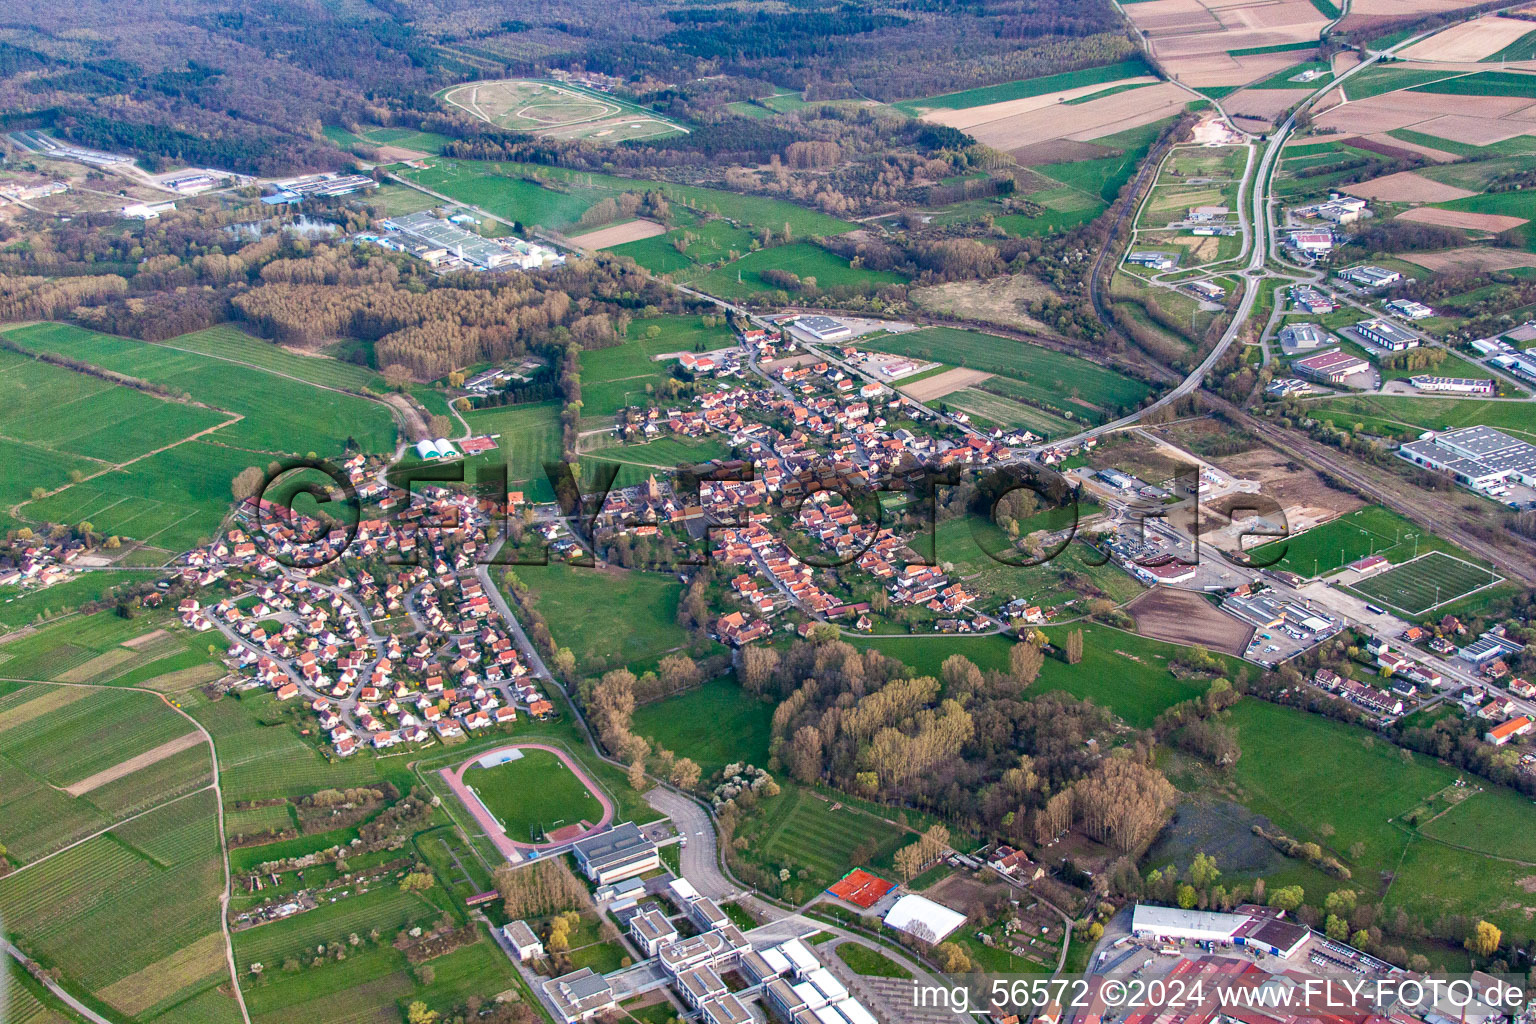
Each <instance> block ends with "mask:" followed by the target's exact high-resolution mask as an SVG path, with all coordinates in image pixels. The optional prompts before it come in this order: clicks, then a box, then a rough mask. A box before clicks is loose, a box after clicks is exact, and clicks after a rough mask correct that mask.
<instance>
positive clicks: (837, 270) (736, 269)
mask: <svg viewBox="0 0 1536 1024" xmlns="http://www.w3.org/2000/svg"><path fill="white" fill-rule="evenodd" d="M765 270H783V271H788V272H789V273H791V274H794V275H796V276H797V277H799V278H800V279H801V280H805V279H807V278H815V279H816V287H817V288H818V289H820V290H823V291H825V290H826V289H829V288H837V287H849V288H859V289H863V290H865V291H873V290H875V289H877V288H879V287H881V286H882V285H888V284H900V283H901V282H903V281H905V280H906V279H905V278H904V277H902V276H901V275H900V274H897V273H894V272H892V271H889V270H865V269H864V268H862V267H854V266H852V265H851V264H849V262H848V261H847V260H845V259H843V257H841V256H838V255H837V254H836V253H831V252H828V251H827V250H825V249H823V248H821V247H820V246H818V245H813V244H811V243H810V242H791V243H790V244H788V245H779V246H774V247H773V248H771V249H760V250H758V251H757V252H749V253H747V254H746V255H745V256H743V257H742V258H741V259H739V260H736V261H734V262H732V263H727V264H725V265H723V266H720V267H716V268H715V269H714V270H711V271H710V272H709V273H707V274H705V275H703V276H702V277H698V278H692V279H690V280H689V284H692V285H693V286H694V287H695V288H698V289H699V290H700V291H704V292H708V293H709V294H710V295H718V296H721V297H723V298H728V299H731V298H736V299H739V298H746V297H747V296H749V295H754V294H757V293H759V292H771V291H776V290H778V289H779V285H777V284H774V283H772V282H770V281H766V280H764V279H763V277H762V276H761V275H762V272H763V271H765Z"/></svg>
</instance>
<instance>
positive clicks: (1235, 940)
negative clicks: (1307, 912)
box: [1131, 903, 1311, 957]
mask: <svg viewBox="0 0 1536 1024" xmlns="http://www.w3.org/2000/svg"><path fill="white" fill-rule="evenodd" d="M1240 909H1243V910H1245V911H1247V912H1245V913H1238V914H1218V913H1214V912H1212V911H1209V910H1180V909H1179V908H1177V907H1152V906H1147V905H1146V904H1144V903H1138V904H1137V905H1136V909H1135V911H1134V912H1133V914H1132V916H1131V934H1132V935H1136V936H1138V937H1144V938H1155V939H1192V940H1194V941H1195V942H1219V943H1223V944H1226V945H1232V946H1250V947H1254V948H1257V949H1262V950H1264V951H1265V952H1266V953H1272V954H1273V955H1275V956H1279V957H1291V956H1294V955H1295V954H1296V952H1297V951H1298V950H1300V949H1301V947H1302V946H1303V945H1305V944H1306V941H1307V937H1308V936H1309V935H1311V932H1310V931H1309V930H1308V929H1307V928H1306V927H1305V926H1304V925H1299V924H1292V923H1291V922H1289V921H1282V920H1281V919H1280V912H1279V911H1277V910H1275V909H1273V908H1271V907H1252V908H1240Z"/></svg>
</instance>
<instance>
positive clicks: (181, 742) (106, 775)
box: [64, 732, 205, 796]
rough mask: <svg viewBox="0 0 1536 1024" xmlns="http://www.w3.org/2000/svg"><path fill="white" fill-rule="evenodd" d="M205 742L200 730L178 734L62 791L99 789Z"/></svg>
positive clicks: (71, 793)
mask: <svg viewBox="0 0 1536 1024" xmlns="http://www.w3.org/2000/svg"><path fill="white" fill-rule="evenodd" d="M204 742H205V737H204V736H203V734H202V733H200V732H189V733H187V734H186V735H185V736H178V737H177V738H176V739H174V740H169V741H167V742H165V743H162V744H160V745H159V746H158V747H155V748H153V749H151V750H146V751H144V753H142V754H140V755H138V756H137V757H130V758H129V759H128V760H126V761H121V762H119V763H117V764H115V765H113V766H112V767H111V768H107V769H105V770H103V771H99V772H97V773H96V774H95V775H88V776H86V777H85V778H83V779H81V780H80V781H79V782H77V783H75V784H74V785H73V786H65V787H64V792H66V793H68V794H69V795H70V796H81V795H83V794H85V793H89V792H90V791H91V790H93V789H99V788H100V787H102V786H105V785H106V784H107V783H109V782H116V781H117V780H118V779H120V778H122V777H123V776H125V775H132V774H133V773H134V772H136V771H138V770H139V769H140V768H148V767H149V766H150V765H152V764H156V763H158V762H160V761H164V760H165V759H166V758H168V757H171V756H173V755H176V754H179V753H181V752H182V751H183V750H191V749H192V748H193V747H196V746H200V745H202V744H203V743H204Z"/></svg>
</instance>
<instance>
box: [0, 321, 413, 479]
mask: <svg viewBox="0 0 1536 1024" xmlns="http://www.w3.org/2000/svg"><path fill="white" fill-rule="evenodd" d="M206 334H207V332H201V333H199V334H196V335H192V336H191V338H190V343H191V348H192V349H193V351H182V350H180V349H178V348H177V347H176V346H177V344H178V342H179V341H180V340H181V339H179V338H173V339H171V340H169V341H167V342H166V343H165V344H163V345H152V344H149V343H146V342H142V341H134V340H132V339H129V338H118V337H114V336H111V335H106V334H98V333H96V332H94V331H87V330H84V329H82V328H79V327H73V326H71V325H68V324H36V325H33V326H30V327H19V328H15V329H13V330H9V331H6V332H5V335H6V337H8V338H10V339H11V340H12V341H15V342H17V343H18V344H20V345H22V346H23V347H26V348H29V349H34V350H36V351H40V352H53V353H57V354H59V355H64V356H68V357H69V358H71V359H79V360H81V361H83V362H87V363H92V364H94V365H96V366H101V367H105V368H106V369H109V370H115V371H117V372H119V373H126V374H128V375H130V376H133V377H140V378H143V379H144V380H148V381H151V382H153V383H156V384H162V385H165V386H166V387H168V388H171V389H173V390H175V391H185V392H188V393H190V394H191V395H192V397H193V398H195V399H197V400H199V401H202V402H205V403H207V404H208V405H210V406H213V407H214V408H216V409H225V410H228V411H229V412H232V413H236V414H238V415H240V416H242V417H244V418H243V419H242V420H241V421H240V422H239V423H236V424H233V425H232V426H229V427H226V428H224V429H223V430H221V431H219V432H218V435H217V436H218V438H219V439H220V440H222V441H223V442H224V443H225V444H230V445H242V446H248V447H252V448H256V449H260V450H265V451H272V452H288V453H293V454H304V453H305V452H308V451H319V452H324V453H327V454H334V453H336V452H339V451H340V450H341V448H342V446H343V444H344V443H345V442H346V440H347V438H348V437H351V438H354V439H355V440H356V441H357V442H358V444H359V445H361V446H362V447H363V448H364V449H365V450H368V451H381V452H382V451H389V450H390V449H391V448H392V447H393V446H394V440H395V429H394V421H393V419H392V418H391V416H390V414H389V411H388V410H387V409H386V408H385V407H384V406H383V405H380V404H378V403H375V402H369V401H365V400H363V399H360V398H353V397H351V396H348V395H338V394H336V393H335V392H332V391H317V390H316V389H315V388H313V387H311V386H310V385H309V384H307V383H306V382H304V381H302V380H291V379H289V378H288V377H281V376H278V375H277V374H276V373H271V372H267V370H268V369H273V368H276V367H264V368H261V369H256V368H251V367H242V368H241V370H240V374H239V379H240V387H239V388H238V389H232V388H230V387H229V381H230V374H231V368H232V366H233V364H232V363H231V362H230V361H229V359H228V358H226V357H222V356H211V355H206V354H203V353H201V352H198V351H196V348H197V347H198V346H199V345H205V344H209V343H210V341H209V339H208V338H206V337H205V336H206ZM220 337H223V336H220ZM228 341H229V339H228V338H227V337H223V343H228ZM211 343H212V344H215V345H217V344H220V343H221V342H220V341H218V340H213V341H212V342H211ZM272 358H274V359H278V360H279V361H281V360H280V357H272ZM295 358H302V357H295ZM283 372H289V371H288V370H286V369H285V370H284V371H283ZM311 372H315V371H311ZM331 372H334V373H346V372H347V371H345V370H341V369H339V368H332V370H331ZM199 411H203V410H199ZM226 418H227V417H226ZM216 422H217V421H216ZM151 447H154V446H151Z"/></svg>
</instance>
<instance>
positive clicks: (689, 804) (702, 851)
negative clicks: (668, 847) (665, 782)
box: [645, 786, 783, 914]
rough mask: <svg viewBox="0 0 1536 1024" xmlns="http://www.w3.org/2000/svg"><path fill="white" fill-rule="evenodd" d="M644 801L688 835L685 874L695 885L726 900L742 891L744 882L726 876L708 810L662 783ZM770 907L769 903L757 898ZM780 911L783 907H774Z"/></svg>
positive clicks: (683, 859)
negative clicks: (739, 883)
mask: <svg viewBox="0 0 1536 1024" xmlns="http://www.w3.org/2000/svg"><path fill="white" fill-rule="evenodd" d="M645 802H646V803H648V804H650V805H651V806H652V807H654V808H656V809H657V810H658V811H660V812H661V813H662V814H665V815H666V816H667V817H669V818H671V819H672V823H673V824H674V825H676V826H677V831H678V832H679V833H681V834H682V835H684V836H686V837H687V839H688V845H687V846H685V847H683V848H682V850H681V851H680V853H681V857H680V863H681V866H682V870H683V877H684V878H686V879H688V881H689V882H691V883H693V887H694V888H695V889H697V890H699V892H700V893H701V894H702V895H704V896H708V897H709V898H710V899H712V900H724V899H730V898H731V897H734V896H735V895H736V894H737V893H739V892H741V886H739V885H737V884H736V883H734V882H732V881H731V880H730V879H729V878H726V877H725V872H723V871H721V870H720V851H719V849H718V845H717V843H716V841H715V823H714V822H713V821H711V820H710V818H709V814H708V812H706V811H705V810H704V808H702V807H700V806H699V805H698V804H696V803H694V802H693V801H692V800H690V799H688V798H687V797H685V796H683V795H682V794H680V793H674V792H672V791H671V790H669V789H665V788H663V787H661V786H656V787H653V788H652V789H651V790H650V791H649V792H648V793H646V794H645ZM755 902H756V903H757V904H758V905H760V906H762V907H765V908H767V907H768V904H766V903H763V902H762V901H761V900H757V901H755ZM771 909H773V910H774V912H775V913H777V914H782V913H783V911H780V910H777V909H776V908H771Z"/></svg>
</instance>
